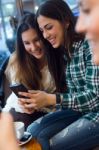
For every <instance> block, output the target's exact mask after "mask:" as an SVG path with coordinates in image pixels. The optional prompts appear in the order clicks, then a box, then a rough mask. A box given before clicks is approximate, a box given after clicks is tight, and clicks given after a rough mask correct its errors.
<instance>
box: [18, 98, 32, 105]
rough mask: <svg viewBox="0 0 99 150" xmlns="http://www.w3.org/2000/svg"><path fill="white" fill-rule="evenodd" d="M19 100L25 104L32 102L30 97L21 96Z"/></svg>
mask: <svg viewBox="0 0 99 150" xmlns="http://www.w3.org/2000/svg"><path fill="white" fill-rule="evenodd" d="M19 101H20V103H23V104H25V103H31V100H30V99H24V98H20V99H19Z"/></svg>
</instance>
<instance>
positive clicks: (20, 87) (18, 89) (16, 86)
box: [9, 84, 28, 98]
mask: <svg viewBox="0 0 99 150" xmlns="http://www.w3.org/2000/svg"><path fill="white" fill-rule="evenodd" d="M9 87H10V89H11V90H12V91H13V92H14V93H15V95H16V96H18V97H19V98H26V97H25V96H21V95H19V94H18V92H28V89H27V88H26V87H25V86H24V85H23V84H13V85H10V86H9Z"/></svg>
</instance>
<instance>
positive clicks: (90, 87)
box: [61, 40, 99, 123]
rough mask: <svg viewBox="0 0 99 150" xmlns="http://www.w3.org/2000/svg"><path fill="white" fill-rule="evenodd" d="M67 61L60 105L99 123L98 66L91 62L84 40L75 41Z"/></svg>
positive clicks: (87, 46) (90, 54) (89, 50)
mask: <svg viewBox="0 0 99 150" xmlns="http://www.w3.org/2000/svg"><path fill="white" fill-rule="evenodd" d="M72 50H73V53H72V57H71V61H70V62H67V67H66V82H67V91H66V93H65V94H61V99H62V107H63V108H72V109H73V110H76V111H79V112H81V113H82V115H83V117H85V118H87V119H90V120H93V121H95V122H98V123H99V66H96V65H95V64H94V63H93V62H92V51H91V49H90V47H89V45H88V42H87V41H86V40H85V41H83V42H81V41H80V42H75V43H74V44H73V47H72Z"/></svg>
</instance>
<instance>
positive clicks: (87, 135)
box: [50, 118, 99, 150]
mask: <svg viewBox="0 0 99 150" xmlns="http://www.w3.org/2000/svg"><path fill="white" fill-rule="evenodd" d="M60 134H61V135H62V136H60ZM51 140H52V141H53V142H52V144H51V147H50V150H61V149H62V150H92V149H93V148H95V147H97V146H99V123H97V124H95V123H93V122H92V121H90V120H87V119H84V118H81V119H78V120H77V121H76V122H74V123H72V124H71V125H69V126H68V127H67V128H65V129H63V131H61V132H60V133H58V134H57V135H55V136H54V137H53V138H52V139H51Z"/></svg>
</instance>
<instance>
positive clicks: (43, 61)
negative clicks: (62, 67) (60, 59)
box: [37, 56, 47, 70]
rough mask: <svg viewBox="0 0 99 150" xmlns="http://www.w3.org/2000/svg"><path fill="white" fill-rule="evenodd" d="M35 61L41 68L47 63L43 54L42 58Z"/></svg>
mask: <svg viewBox="0 0 99 150" xmlns="http://www.w3.org/2000/svg"><path fill="white" fill-rule="evenodd" d="M37 63H38V66H39V69H40V70H41V69H42V68H43V67H44V66H46V65H47V59H46V57H45V56H44V57H43V58H42V59H40V60H38V62H37Z"/></svg>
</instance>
